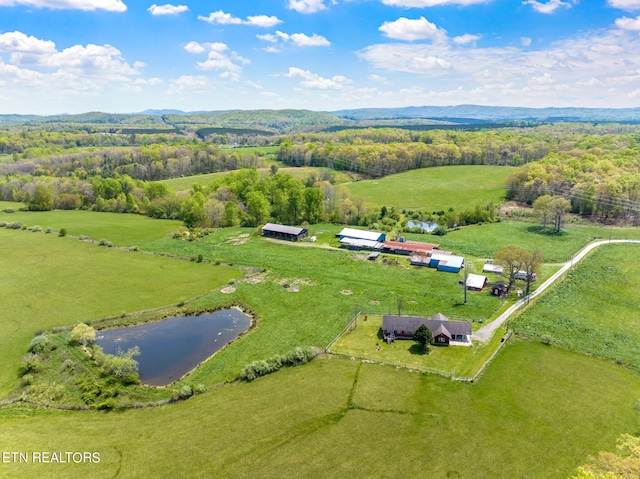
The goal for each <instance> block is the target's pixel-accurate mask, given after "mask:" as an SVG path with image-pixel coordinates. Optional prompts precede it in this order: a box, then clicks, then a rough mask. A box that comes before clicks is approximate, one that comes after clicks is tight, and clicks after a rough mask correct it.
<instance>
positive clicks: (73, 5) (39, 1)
mask: <svg viewBox="0 0 640 479" xmlns="http://www.w3.org/2000/svg"><path fill="white" fill-rule="evenodd" d="M16 5H26V6H29V7H36V8H51V9H60V10H63V9H64V10H107V11H110V12H124V11H126V10H127V6H126V5H125V4H124V3H122V1H121V0H0V7H13V6H16Z"/></svg>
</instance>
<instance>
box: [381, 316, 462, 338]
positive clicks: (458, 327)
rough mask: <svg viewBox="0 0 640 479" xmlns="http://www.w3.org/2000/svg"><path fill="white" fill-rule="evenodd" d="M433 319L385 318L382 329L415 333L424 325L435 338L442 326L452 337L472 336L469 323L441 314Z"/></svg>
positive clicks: (383, 318)
mask: <svg viewBox="0 0 640 479" xmlns="http://www.w3.org/2000/svg"><path fill="white" fill-rule="evenodd" d="M431 318H433V319H427V318H417V317H414V316H383V317H382V329H383V330H385V331H415V330H416V329H418V326H420V325H421V324H424V325H425V326H427V328H429V330H430V331H431V333H432V334H433V335H434V336H435V335H436V331H438V328H440V327H441V326H442V327H444V328H445V329H446V330H447V331H448V332H449V333H450V335H453V334H464V335H467V336H470V335H471V323H470V322H468V321H449V320H447V317H446V316H444V315H442V314H440V313H438V314H434V315H433V316H431ZM443 318H444V319H443Z"/></svg>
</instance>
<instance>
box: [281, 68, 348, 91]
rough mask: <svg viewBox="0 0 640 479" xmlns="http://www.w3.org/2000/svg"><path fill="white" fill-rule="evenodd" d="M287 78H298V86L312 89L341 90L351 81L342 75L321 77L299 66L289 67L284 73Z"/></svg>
mask: <svg viewBox="0 0 640 479" xmlns="http://www.w3.org/2000/svg"><path fill="white" fill-rule="evenodd" d="M284 76H286V77H288V78H300V79H302V81H301V82H300V86H301V87H304V88H309V89H314V90H341V89H342V88H344V87H345V86H346V85H348V84H349V83H351V80H349V79H348V78H346V77H344V76H342V75H334V76H333V77H331V78H323V77H321V76H320V75H318V74H316V73H312V72H310V71H308V70H302V69H301V68H296V67H289V71H288V72H287V73H285V74H284Z"/></svg>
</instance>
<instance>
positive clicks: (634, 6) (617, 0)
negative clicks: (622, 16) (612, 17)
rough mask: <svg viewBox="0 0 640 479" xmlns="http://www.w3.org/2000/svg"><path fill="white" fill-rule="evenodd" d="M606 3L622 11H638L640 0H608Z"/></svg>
mask: <svg viewBox="0 0 640 479" xmlns="http://www.w3.org/2000/svg"><path fill="white" fill-rule="evenodd" d="M607 3H608V4H609V5H610V6H612V7H614V8H620V9H622V10H640V0H608V2H607Z"/></svg>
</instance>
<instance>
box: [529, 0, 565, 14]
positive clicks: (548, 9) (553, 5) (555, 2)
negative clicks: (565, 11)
mask: <svg viewBox="0 0 640 479" xmlns="http://www.w3.org/2000/svg"><path fill="white" fill-rule="evenodd" d="M576 1H577V0H572V2H573V3H569V2H563V1H562V0H549V1H548V2H547V3H542V2H538V1H537V0H525V1H523V2H522V4H523V5H531V6H532V7H533V9H534V10H535V11H536V12H538V13H547V14H548V13H553V12H555V11H556V10H557V9H558V8H560V7H564V8H571V6H572V4H574V3H576Z"/></svg>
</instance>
